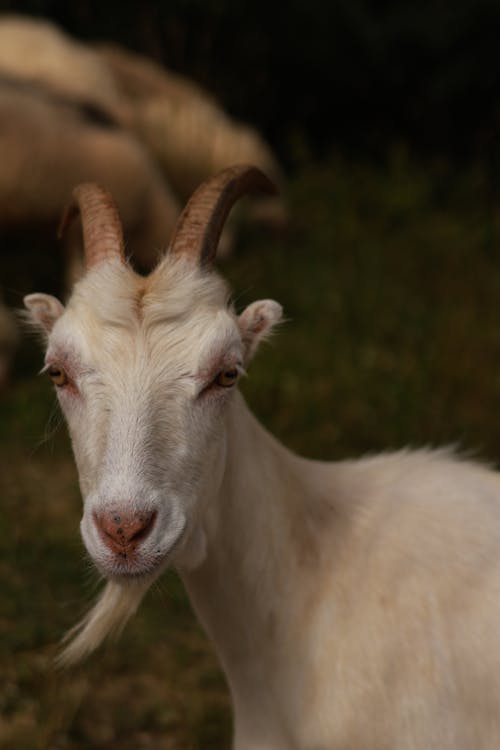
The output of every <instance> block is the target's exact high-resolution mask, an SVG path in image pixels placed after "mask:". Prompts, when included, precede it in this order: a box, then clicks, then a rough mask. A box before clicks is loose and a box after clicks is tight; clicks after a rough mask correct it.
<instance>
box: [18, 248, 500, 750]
mask: <svg viewBox="0 0 500 750" xmlns="http://www.w3.org/2000/svg"><path fill="white" fill-rule="evenodd" d="M32 302H33V300H32ZM38 302H39V304H40V305H41V307H40V308H39V310H40V311H43V309H46V308H47V300H45V302H44V301H43V300H40V299H39V300H38ZM31 307H32V315H33V317H34V319H35V320H38V322H39V323H40V324H41V325H42V326H43V320H42V319H41V316H40V315H37V309H36V308H37V305H34V304H32V305H31ZM51 309H54V307H53V305H52V307H51ZM280 314H281V309H280V308H279V306H278V305H277V304H276V303H273V302H272V301H269V300H267V301H263V302H260V303H254V305H251V306H250V307H249V308H247V310H246V311H244V312H243V313H242V315H241V316H240V317H239V318H237V317H236V316H235V314H234V312H233V311H232V310H231V308H230V307H228V305H227V293H226V289H225V287H224V285H223V284H222V282H221V281H220V279H219V278H218V277H217V276H216V275H215V274H213V273H210V274H208V273H202V272H201V271H199V270H197V269H193V268H191V267H190V266H189V265H188V264H187V263H185V262H184V261H182V260H176V259H174V258H170V257H167V258H166V259H165V260H164V261H163V263H162V265H161V266H160V267H159V268H158V269H157V270H156V271H155V273H154V274H153V276H152V277H151V278H150V279H148V280H147V281H145V280H144V279H140V278H139V277H137V276H135V275H134V274H133V273H132V272H131V271H130V270H129V269H128V268H126V267H125V266H122V265H120V264H119V263H118V262H112V263H107V264H103V265H102V266H100V267H98V268H97V269H96V270H94V271H92V272H91V273H89V274H88V275H87V276H86V277H85V278H84V279H83V280H82V281H81V282H80V283H79V285H78V286H77V288H76V290H75V293H74V295H73V297H72V299H71V300H70V302H69V305H68V307H67V308H66V310H65V311H64V313H62V314H61V315H60V317H59V318H58V320H57V321H56V322H55V324H54V325H53V328H52V330H51V331H50V332H49V342H48V350H47V362H48V363H49V364H50V362H51V361H53V360H55V361H56V362H59V363H66V365H67V367H68V371H69V372H70V373H71V374H72V377H73V378H74V382H75V384H76V393H75V392H65V391H64V390H59V391H58V393H59V397H60V402H61V406H62V408H63V411H64V413H65V415H66V418H67V420H68V424H69V429H70V433H71V437H72V440H73V446H74V451H75V457H76V460H77V464H78V468H79V474H80V482H81V487H82V494H83V497H84V515H83V521H82V533H83V536H84V539H85V543H86V545H87V549H88V551H89V553H90V555H91V556H92V558H93V559H94V560H95V562H96V564H97V566H98V567H99V568H100V570H101V571H102V572H103V573H104V574H105V575H107V576H108V577H109V579H110V582H109V583H108V584H107V586H106V588H105V590H104V594H103V595H102V597H101V599H100V601H99V602H98V603H97V604H96V606H95V608H94V610H93V611H92V612H91V613H90V615H89V616H88V618H87V619H86V620H85V621H84V622H83V623H82V624H81V628H80V630H79V634H78V635H77V639H76V640H75V641H73V643H72V644H70V645H69V647H67V650H66V651H65V653H64V655H63V659H64V660H65V661H66V662H69V663H71V662H73V661H75V660H77V659H79V658H81V657H82V656H84V655H86V654H87V653H89V652H90V651H92V650H93V649H95V648H96V647H97V646H98V645H99V643H100V642H101V641H102V639H103V638H104V637H105V636H106V634H107V633H108V632H110V631H111V630H113V629H115V628H116V627H118V626H120V625H121V624H122V623H123V622H124V621H125V620H126V619H127V618H128V617H129V616H130V615H131V614H132V613H133V612H134V611H135V609H136V607H137V605H138V603H139V600H140V597H141V596H142V593H143V592H144V591H145V590H146V588H147V587H148V585H149V584H150V583H151V582H152V581H153V580H154V578H155V577H156V576H157V575H159V573H160V572H161V571H162V570H163V568H164V567H165V566H166V565H167V564H169V563H171V564H174V565H176V567H177V568H178V570H179V572H180V574H181V576H182V578H183V580H184V582H185V585H186V587H187V590H188V592H189V595H190V598H191V601H192V603H193V606H194V608H195V610H196V612H197V614H198V616H199V618H200V620H201V621H202V623H203V625H204V627H205V628H206V631H207V633H208V634H209V636H210V637H211V638H212V640H213V642H214V645H215V648H216V649H217V652H218V655H219V658H220V661H221V664H222V666H223V668H224V670H225V673H226V675H227V679H228V683H229V686H230V690H231V694H232V699H233V703H234V710H235V739H234V747H235V748H236V750H267V749H269V750H271V748H272V749H273V750H281V749H283V750H285V748H286V749H287V750H288V749H290V748H297V749H298V748H303V749H304V750H305V749H308V750H309V749H312V748H314V749H315V750H331V749H332V748H349V749H351V748H352V749H353V750H354V749H356V750H361V749H365V750H386V749H392V750H396V749H397V750H417V749H418V750H432V749H434V748H435V749H436V750H438V749H439V750H451V749H452V748H453V750H457V749H458V750H465V749H466V748H467V749H468V750H486V749H488V750H492V748H496V747H500V479H499V476H498V474H497V473H495V472H493V471H491V470H489V469H487V468H485V467H482V466H481V465H479V464H476V463H473V462H469V461H465V460H460V459H458V458H456V457H455V456H454V455H453V454H451V453H450V452H446V451H439V452H430V451H415V452H406V451H402V452H400V453H396V454H388V455H382V456H377V457H373V458H367V459H362V460H358V461H344V462H340V463H323V462H317V461H309V460H306V459H303V458H300V457H298V456H295V455H293V454H292V453H290V452H289V451H288V450H287V449H286V448H285V447H284V446H282V445H281V444H280V443H278V442H277V441H276V440H275V439H274V438H273V437H272V436H271V435H269V434H268V433H267V432H266V431H265V430H264V428H263V427H262V426H261V425H260V424H259V423H258V422H257V421H256V420H255V418H254V417H253V416H252V414H251V413H250V412H249V410H248V409H247V407H246V405H245V403H244V401H243V399H242V397H241V395H240V394H239V393H238V391H237V389H235V388H233V389H221V388H220V387H219V386H216V387H212V388H208V384H209V383H211V382H212V381H213V379H214V377H215V375H216V373H217V369H218V368H219V367H221V368H222V369H224V368H225V367H226V368H231V367H233V366H237V367H240V366H241V365H242V364H246V363H247V362H248V360H249V359H250V357H251V354H252V353H253V351H254V350H255V348H256V345H257V343H258V340H259V338H261V337H262V336H264V335H265V334H266V333H267V332H268V331H269V330H270V328H271V327H272V325H273V324H274V323H276V322H277V320H278V319H279V316H280ZM203 389H207V390H203ZM103 509H118V510H126V511H131V510H132V511H133V510H137V511H140V510H147V511H151V510H154V511H156V512H157V514H158V515H157V520H156V522H155V525H154V527H153V530H152V531H151V534H150V535H149V536H148V537H147V538H146V539H145V540H144V541H143V543H142V545H141V552H140V556H139V559H138V561H137V563H136V568H135V569H129V570H128V571H124V570H123V569H122V568H120V563H118V562H117V561H116V560H114V558H113V554H112V553H111V552H110V551H109V550H107V549H106V547H105V546H104V545H103V543H102V540H101V539H100V537H99V534H97V533H96V530H95V525H93V521H92V511H93V510H98V511H101V510H103Z"/></svg>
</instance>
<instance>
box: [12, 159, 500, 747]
mask: <svg viewBox="0 0 500 750" xmlns="http://www.w3.org/2000/svg"><path fill="white" fill-rule="evenodd" d="M288 200H289V206H290V214H291V217H292V218H291V223H290V227H289V229H288V231H287V232H286V234H285V235H284V236H277V237H272V236H270V235H268V234H267V235H266V234H264V233H263V232H262V231H257V230H256V229H249V231H248V232H247V233H246V234H245V236H244V237H242V239H241V243H240V245H239V247H238V250H237V252H236V254H235V255H234V256H233V258H231V260H230V261H228V262H227V264H226V265H225V267H224V268H223V272H224V273H225V275H226V276H228V277H229V279H230V281H231V283H232V286H233V289H234V290H235V300H236V304H237V306H238V308H240V309H241V308H242V307H243V306H244V305H245V304H246V303H247V302H249V301H251V300H253V299H256V298H259V297H273V298H276V299H278V300H279V301H280V302H282V303H283V305H284V308H285V313H286V316H287V322H286V323H285V324H284V325H283V326H282V327H281V330H280V332H279V333H278V334H277V335H276V337H275V339H274V340H273V341H272V342H271V344H270V345H266V346H265V347H264V349H263V351H262V352H261V353H260V354H259V356H258V357H257V359H256V361H255V363H254V364H253V365H252V367H251V370H250V375H249V377H248V379H246V381H245V383H244V384H243V389H244V391H245V394H246V396H247V398H248V400H249V401H250V403H251V404H252V407H253V408H254V410H255V411H256V413H257V414H258V415H259V416H260V418H261V419H262V420H263V421H264V423H265V424H266V425H267V426H268V427H269V428H270V429H271V430H272V431H273V432H274V433H275V434H277V435H278V436H279V437H280V438H281V439H282V440H283V441H284V442H285V443H286V444H287V445H289V446H290V447H291V448H293V449H294V450H297V451H299V452H301V453H304V454H307V455H309V456H312V457H318V458H342V457H344V456H347V455H359V454H362V453H366V452H375V451H379V450H386V449H389V448H394V447H401V446H403V445H409V444H410V445H412V444H413V445H421V444H427V445H438V444H443V443H450V442H453V443H458V445H459V446H460V447H461V448H462V449H463V450H466V451H472V452H474V453H476V454H477V455H478V456H479V457H480V458H483V459H486V460H489V461H492V462H496V461H497V460H498V457H499V456H500V427H499V425H498V420H497V418H496V415H497V414H498V413H499V407H500V368H499V367H498V364H499V363H500V327H499V325H498V318H499V313H500V303H499V300H500V260H499V252H500V241H499V240H500V211H498V210H497V209H496V208H495V205H494V202H493V201H492V199H491V197H490V194H489V189H488V183H487V180H486V177H485V173H484V172H483V171H482V170H481V168H479V167H478V168H476V169H470V170H469V171H468V172H467V173H464V174H458V175H457V174H456V173H455V172H453V171H450V170H448V169H447V167H446V165H443V164H434V165H430V166H425V167H423V166H420V165H418V164H416V163H415V162H414V161H412V160H411V159H409V157H408V155H407V153H406V151H405V150H404V149H403V148H395V149H394V151H393V152H392V153H391V154H390V156H389V157H388V159H387V161H386V162H385V163H384V164H380V165H366V164H355V163H347V162H345V161H343V160H342V159H341V158H339V157H335V156H332V157H331V159H330V160H329V161H328V162H327V163H325V164H323V165H307V164H306V165H304V166H303V167H302V168H301V169H300V172H299V176H298V177H297V178H296V179H294V180H293V181H292V183H291V184H290V187H289V193H288ZM9 263H11V264H12V259H10V260H9ZM16 283H17V282H16ZM26 291H32V289H26ZM40 362H41V355H40V354H39V352H38V351H37V350H36V349H35V348H34V345H33V343H32V342H26V343H25V344H24V347H23V351H22V352H21V355H20V357H19V359H18V362H17V365H16V369H15V373H14V378H13V383H12V386H11V387H10V389H9V391H8V392H7V393H6V394H5V395H4V397H3V399H2V400H1V401H0V442H1V446H0V500H1V506H0V585H1V588H2V592H3V595H2V597H1V598H0V674H1V677H2V679H1V680H0V748H2V749H3V748H5V749H6V750H7V748H8V750H24V748H26V750H28V748H29V750H77V749H82V750H83V749H84V748H92V750H114V749H115V748H116V749H118V748H120V750H141V749H142V748H144V749H146V748H155V749H157V748H160V750H162V749H163V748H165V750H167V749H168V748H176V750H198V749H200V750H201V748H203V749H204V750H205V749H207V748H208V750H210V749H211V748H214V749H215V748H224V747H229V745H230V734H231V715H230V708H229V701H228V696H227V690H226V686H225V682H224V678H223V676H222V675H221V673H220V671H219V669H218V667H217V663H216V660H215V657H214V655H213V653H212V649H211V647H210V645H209V644H208V643H207V641H206V639H205V637H204V635H203V633H202V632H201V630H200V628H199V626H198V625H197V624H196V621H195V618H194V616H193V615H192V613H191V610H190V606H189V603H188V602H187V600H186V597H185V595H184V592H183V590H182V587H181V586H180V583H179V581H178V579H177V578H176V576H175V574H174V573H168V574H167V575H166V576H165V577H164V578H163V579H162V580H161V582H160V584H159V585H158V586H157V587H155V589H154V590H153V591H151V593H150V595H149V596H148V597H147V599H146V601H145V603H144V605H143V606H142V608H141V610H140V612H139V613H138V615H137V617H136V618H135V620H134V621H133V622H132V623H131V624H130V625H129V626H128V627H127V629H126V631H125V633H124V634H123V636H122V637H121V638H120V640H118V641H117V642H115V643H110V644H108V645H106V646H105V647H104V648H103V649H102V650H101V651H100V652H99V654H98V655H96V656H94V657H93V658H91V659H90V660H89V661H88V662H87V663H86V664H85V665H83V666H81V667H79V668H77V669H75V670H72V671H71V672H67V673H58V672H57V671H55V670H54V669H53V667H52V658H53V656H54V654H55V648H56V644H57V641H58V640H59V638H60V637H61V635H62V634H63V633H64V631H65V630H66V629H67V628H68V627H70V626H71V625H72V624H73V623H74V622H75V620H76V619H77V617H78V616H79V614H80V613H81V612H82V611H83V610H84V609H85V606H86V604H87V603H88V602H89V600H90V599H91V598H92V597H93V595H94V592H95V590H96V579H95V577H94V576H93V574H92V573H91V572H90V571H89V567H88V563H87V562H86V561H85V557H84V554H83V549H82V545H81V543H80V541H79V536H78V522H79V517H80V499H79V493H78V486H77V478H76V473H75V470H74V467H73V463H72V458H71V452H70V448H69V446H68V441H67V437H66V433H65V429H64V427H59V428H57V427H56V422H57V417H56V416H54V414H55V415H57V411H54V397H53V395H52V393H51V390H50V387H49V384H48V383H47V382H46V381H45V379H41V378H35V377H34V376H32V375H31V374H30V373H34V372H36V370H37V369H38V367H39V363H40ZM47 424H49V428H48V430H47ZM46 433H48V434H47V439H46V440H44V436H46Z"/></svg>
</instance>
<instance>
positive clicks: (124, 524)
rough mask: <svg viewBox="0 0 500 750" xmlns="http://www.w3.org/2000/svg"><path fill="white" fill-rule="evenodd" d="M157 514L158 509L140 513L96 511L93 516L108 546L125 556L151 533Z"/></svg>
mask: <svg viewBox="0 0 500 750" xmlns="http://www.w3.org/2000/svg"><path fill="white" fill-rule="evenodd" d="M156 515H157V514H156V511H153V512H151V513H141V514H140V515H133V514H131V515H128V514H124V513H122V514H121V515H118V514H116V513H115V514H108V513H102V514H100V515H99V514H97V513H94V514H93V518H94V522H95V524H96V527H97V529H98V530H99V532H100V535H101V538H102V540H103V542H104V543H105V544H106V546H107V547H109V548H110V549H111V550H112V551H113V552H115V553H118V554H119V555H120V556H122V557H123V556H126V553H127V552H133V551H134V550H135V548H136V546H137V545H138V544H139V542H141V541H142V540H143V539H145V538H146V536H147V535H148V534H149V533H150V531H151V529H152V527H153V524H154V522H155V519H156ZM117 519H118V520H117ZM118 524H120V525H118Z"/></svg>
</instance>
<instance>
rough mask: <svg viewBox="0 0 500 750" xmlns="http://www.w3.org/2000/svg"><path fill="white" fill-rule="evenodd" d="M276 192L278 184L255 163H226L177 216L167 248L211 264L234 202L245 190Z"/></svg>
mask: <svg viewBox="0 0 500 750" xmlns="http://www.w3.org/2000/svg"><path fill="white" fill-rule="evenodd" d="M259 192H261V193H268V194H270V195H274V194H276V193H277V192H278V191H277V188H276V186H275V185H274V184H273V183H272V182H271V180H270V179H269V178H268V177H266V175H265V174H264V173H263V172H261V170H260V169H257V167H252V166H246V165H238V166H234V167H229V168H228V169H225V170H224V171H222V172H219V174H217V175H215V176H214V177H211V178H209V179H208V180H206V181H205V182H203V183H202V184H201V185H200V187H199V188H198V189H197V190H196V191H195V192H194V193H193V195H192V196H191V198H190V199H189V201H188V203H187V205H186V207H185V208H184V210H183V212H182V213H181V215H180V216H179V219H178V220H177V224H176V226H175V229H174V232H173V234H172V239H171V241H170V252H171V253H174V254H175V255H186V256H188V257H191V258H192V259H193V261H195V262H196V263H198V264H199V265H201V266H210V265H211V264H212V263H213V261H214V259H215V254H216V252H217V244H218V242H219V238H220V235H221V232H222V229H223V227H224V222H225V221H226V219H227V216H228V214H229V211H230V210H231V208H232V207H233V205H234V203H235V202H236V201H237V200H238V198H240V197H241V196H242V195H244V194H245V193H259Z"/></svg>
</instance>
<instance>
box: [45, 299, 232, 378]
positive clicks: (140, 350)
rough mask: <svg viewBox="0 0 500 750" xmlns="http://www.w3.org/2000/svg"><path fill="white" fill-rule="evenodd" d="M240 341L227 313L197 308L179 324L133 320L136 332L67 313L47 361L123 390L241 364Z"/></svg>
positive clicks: (88, 314) (83, 313) (89, 314)
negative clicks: (93, 373)
mask: <svg viewBox="0 0 500 750" xmlns="http://www.w3.org/2000/svg"><path fill="white" fill-rule="evenodd" d="M240 350H241V337H240V333H239V329H238V327H237V324H236V322H235V318H234V315H233V313H232V312H231V311H230V310H228V309H226V308H210V307H205V308H203V307H202V308H200V307H198V308H196V309H195V310H194V311H193V312H192V314H191V315H190V316H189V317H187V316H186V317H182V318H179V319H173V318H169V317H168V316H166V315H165V316H164V317H163V319H162V320H160V319H159V317H158V316H155V317H154V318H153V320H152V321H151V320H150V319H148V318H146V317H144V318H143V319H142V320H138V319H136V320H134V323H133V325H132V326H131V327H126V326H124V325H121V324H120V323H119V322H117V321H116V320H113V321H110V320H103V319H102V317H101V316H100V315H99V314H97V315H96V314H95V313H94V311H93V309H87V310H80V309H79V306H78V307H75V306H73V307H71V308H70V309H68V311H67V312H66V314H65V315H64V316H63V318H62V319H61V320H60V321H59V322H58V324H56V327H55V328H54V332H53V335H52V336H51V341H50V345H49V354H48V357H49V358H50V357H53V358H56V359H59V360H63V361H66V362H68V363H70V364H74V366H75V367H76V368H77V369H83V370H85V369H87V368H91V369H95V370H97V371H99V372H101V373H106V374H107V375H108V376H109V377H110V378H111V379H113V380H116V381H118V382H121V383H122V384H124V383H125V382H131V381H133V380H139V381H141V382H145V380H146V379H148V378H151V377H154V378H159V379H162V380H164V379H165V378H169V377H181V376H184V375H196V374H197V372H199V370H200V369H202V370H203V369H207V368H208V369H209V368H210V366H211V365H214V366H215V364H216V362H217V359H220V358H223V357H226V356H227V355H232V356H234V357H235V358H238V354H239V353H240Z"/></svg>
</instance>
